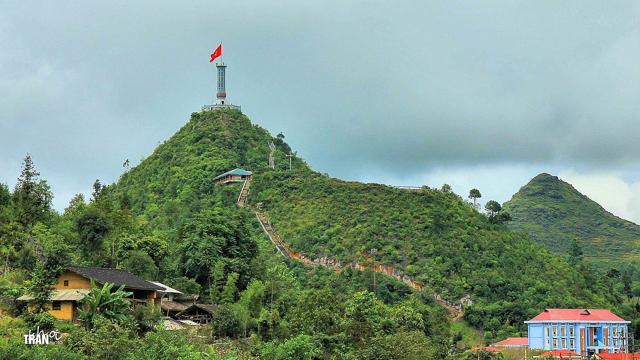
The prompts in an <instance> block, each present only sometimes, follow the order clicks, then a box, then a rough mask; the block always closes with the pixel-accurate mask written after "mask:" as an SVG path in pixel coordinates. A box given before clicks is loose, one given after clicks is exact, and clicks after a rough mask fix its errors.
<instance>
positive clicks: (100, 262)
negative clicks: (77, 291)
mask: <svg viewBox="0 0 640 360" xmlns="http://www.w3.org/2000/svg"><path fill="white" fill-rule="evenodd" d="M271 142H273V143H274V144H275V145H276V151H275V161H276V168H275V169H270V168H269V167H268V166H267V159H268V154H269V143H271ZM288 154H292V150H291V149H290V147H289V146H288V145H287V144H286V143H285V142H284V135H282V134H279V135H278V136H276V137H272V136H271V135H270V134H269V133H268V132H267V131H266V130H264V129H262V128H260V127H258V126H256V125H252V124H251V123H250V121H249V119H247V118H246V117H245V116H244V115H242V114H241V113H239V112H237V111H215V112H206V113H194V114H192V117H191V120H190V121H189V122H188V123H187V124H186V125H185V126H184V127H183V128H182V129H180V130H179V131H178V132H177V133H176V134H175V135H174V136H173V137H171V138H170V139H169V140H167V141H166V142H165V143H163V144H161V145H160V146H159V147H158V148H157V149H156V150H155V151H154V152H153V154H151V155H150V156H149V157H148V158H146V159H144V160H143V161H142V162H141V163H140V164H139V165H137V166H135V167H133V168H132V169H131V170H129V171H127V172H126V173H125V174H123V175H122V177H121V178H120V179H119V181H118V182H117V183H116V184H112V185H108V186H103V185H102V184H101V183H100V182H99V181H96V182H95V183H94V184H93V186H92V196H91V199H90V201H89V202H86V201H85V200H84V197H83V196H82V195H78V196H76V197H74V199H73V200H72V201H71V203H70V204H69V206H68V207H67V209H66V210H65V211H64V213H63V214H58V213H56V212H54V211H52V210H51V209H50V201H51V199H50V192H49V190H48V186H47V185H46V181H44V180H40V179H39V178H38V174H37V172H36V171H35V167H34V165H33V163H32V161H31V159H28V161H25V166H24V168H25V171H23V175H22V176H21V179H24V180H21V182H20V184H21V185H20V186H18V187H16V189H14V191H13V192H11V191H9V189H8V188H6V187H5V186H0V251H1V253H0V255H1V256H2V261H3V266H2V269H3V278H2V279H4V280H3V281H2V282H0V296H4V297H9V298H15V297H17V296H18V295H20V294H21V293H24V292H25V291H34V290H30V288H29V287H28V286H27V285H29V284H35V285H34V287H33V289H41V290H42V291H43V293H42V296H43V297H44V294H45V293H44V292H46V291H47V286H48V284H50V280H51V279H52V278H53V277H54V276H55V271H52V272H51V273H42V272H34V275H37V276H31V275H32V274H31V270H32V269H34V268H35V269H38V268H41V269H43V268H52V269H59V268H61V267H62V266H63V265H65V264H70V263H74V264H79V265H92V266H112V267H119V268H125V269H128V270H130V271H132V272H134V273H136V274H138V275H140V276H143V277H145V278H147V279H149V280H159V281H162V282H164V283H167V284H169V285H170V286H174V287H176V288H178V289H179V290H183V291H184V292H186V293H196V294H199V295H200V299H202V301H203V302H211V303H216V304H218V305H219V307H218V309H217V311H216V312H215V316H214V318H213V320H212V322H211V324H210V326H209V327H207V328H206V329H203V331H202V333H199V334H189V333H181V332H176V333H171V332H167V331H164V330H162V329H160V328H158V326H157V321H158V315H157V313H153V311H152V310H150V309H139V308H138V309H124V308H119V309H118V311H117V312H116V313H117V314H118V315H117V316H111V315H109V314H106V313H101V312H100V311H97V308H98V307H100V305H96V306H94V307H95V308H96V309H95V310H96V311H93V312H92V315H91V316H92V319H91V321H90V323H91V326H88V327H87V328H83V327H72V328H71V329H69V332H70V335H69V337H68V338H67V339H66V340H65V341H64V344H61V345H58V346H54V347H50V348H48V349H47V348H29V347H26V346H24V345H23V344H21V343H20V342H19V340H20V339H21V338H20V332H19V331H18V332H12V333H10V331H8V330H7V331H6V334H0V359H2V358H38V356H40V358H46V356H47V355H49V356H58V355H59V356H60V358H69V359H85V358H92V359H107V358H109V359H132V358H157V359H164V358H167V359H169V358H170V359H173V358H184V359H192V358H193V359H199V358H220V357H221V356H228V357H229V358H239V359H243V358H250V357H259V358H262V359H278V360H280V359H282V360H284V359H434V360H435V359H438V360H440V359H452V360H453V359H460V358H467V357H469V356H470V355H469V353H468V352H467V353H465V352H463V351H461V350H464V349H460V350H459V349H457V348H456V345H457V344H458V343H460V344H464V343H465V342H464V341H463V342H459V341H458V340H460V336H463V333H464V336H466V335H467V333H468V332H470V331H469V329H470V328H468V327H466V328H465V331H464V332H463V331H456V333H452V332H451V324H450V322H449V319H448V315H449V314H448V311H447V310H446V309H445V308H443V307H441V306H440V305H438V302H437V301H436V296H442V297H443V298H445V299H448V300H451V301H456V300H458V299H460V298H461V297H463V296H465V295H470V296H471V299H472V300H473V305H471V306H470V307H468V308H467V309H466V315H465V316H466V323H468V324H470V325H471V326H474V327H476V328H482V329H483V330H485V331H484V340H485V341H489V340H492V339H496V338H499V337H503V336H507V335H518V334H521V332H522V330H523V327H524V324H523V323H522V321H524V320H526V319H527V318H529V317H531V316H533V315H534V314H536V313H537V312H539V311H540V310H542V309H543V308H544V307H552V306H553V307H559V306H585V307H587V306H588V307H599V306H603V307H614V308H615V307H616V306H620V308H621V309H623V311H626V313H627V314H633V316H634V318H637V316H635V315H637V314H638V313H640V307H638V308H633V307H631V306H629V304H625V305H623V299H622V296H621V292H620V291H618V290H619V289H618V287H619V286H618V282H617V280H616V279H618V278H617V277H616V276H613V275H615V274H612V276H611V277H603V278H598V277H590V276H589V272H588V271H586V272H585V271H580V270H579V267H580V266H583V264H582V260H581V258H580V257H579V256H576V257H574V259H573V260H572V261H573V263H572V264H569V263H568V262H567V261H566V260H565V259H563V258H560V257H556V256H554V255H552V254H550V253H549V252H548V251H546V250H545V249H544V248H543V247H542V246H540V245H537V244H535V243H534V242H532V241H531V240H530V239H529V238H528V237H527V236H526V235H524V234H519V233H514V232H510V231H509V230H508V229H507V228H506V226H505V225H504V224H503V222H504V221H506V220H507V219H506V218H505V217H504V216H503V217H500V216H499V215H500V214H501V213H500V209H498V208H497V207H495V206H492V207H490V208H488V211H489V212H490V214H489V216H486V215H483V214H481V213H479V212H478V211H477V210H476V209H475V208H474V207H472V206H470V205H469V204H468V203H466V202H465V201H463V200H462V199H461V198H460V197H459V196H457V195H455V194H453V193H452V192H451V191H450V188H449V187H447V186H443V190H432V189H429V188H424V189H422V190H420V191H407V190H399V189H394V188H391V187H387V186H382V185H374V184H361V183H354V182H345V181H339V180H336V179H332V178H329V177H327V176H325V175H321V174H318V173H315V172H313V171H311V170H310V169H309V168H308V166H307V165H306V164H305V162H304V161H303V160H301V159H300V158H298V157H297V156H295V155H294V156H293V158H292V168H293V169H292V170H289V158H288V157H287V156H286V155H288ZM236 167H241V168H244V169H246V170H250V171H253V172H254V181H253V185H252V190H251V193H250V202H251V203H252V204H253V205H257V204H258V203H262V207H263V208H264V209H265V210H266V211H267V212H268V214H269V216H270V218H271V220H272V222H273V224H274V225H275V227H276V228H277V230H278V231H279V232H280V233H281V234H282V235H283V237H284V238H285V240H286V241H287V242H288V243H289V244H291V246H292V247H293V248H295V249H297V250H299V251H301V252H303V253H305V254H307V255H310V256H311V257H320V256H328V257H335V258H337V259H340V260H344V261H360V262H365V263H366V262H368V263H380V264H387V265H393V266H394V267H395V268H397V269H400V270H401V271H404V272H405V273H406V274H408V275H411V276H412V277H415V278H416V279H418V280H420V281H421V282H423V283H424V284H425V285H426V288H425V289H424V290H423V291H421V292H414V291H412V290H411V289H410V288H409V287H408V286H407V285H405V284H403V283H400V282H398V281H396V280H393V279H392V278H389V277H385V276H381V275H379V274H378V275H377V278H376V277H375V273H373V272H371V271H356V270H352V269H348V270H345V271H342V272H340V273H334V272H333V271H331V270H329V269H324V268H321V267H316V268H311V269H310V268H305V267H303V266H302V265H301V264H299V263H296V262H293V261H289V260H285V259H283V258H282V257H281V256H280V255H279V254H278V253H277V252H276V251H275V249H274V248H273V246H272V244H271V243H270V242H269V241H268V239H267V238H266V237H265V236H264V234H263V233H262V232H261V228H260V226H259V224H258V223H257V222H256V220H255V215H254V214H252V212H251V209H249V208H239V207H237V206H236V200H237V198H238V193H239V191H240V185H215V184H214V183H213V181H212V180H213V177H215V176H216V175H217V174H220V173H222V172H224V171H227V170H230V169H233V168H236ZM25 174H26V175H25ZM25 189H26V190H25ZM474 193H475V192H474ZM25 194H29V195H28V196H26V195H25ZM475 195H479V191H478V194H475ZM475 195H474V196H475ZM477 197H479V196H475V197H474V199H476V198H477ZM498 205H499V204H498ZM27 213H28V214H29V216H28V217H23V214H27ZM25 219H28V220H26V221H25ZM374 248H375V249H376V251H375V252H371V250H372V249H374ZM38 274H39V275H38ZM36 285H37V286H36ZM95 294H96V295H97V294H98V291H97V289H96V292H95ZM103 295H104V298H105V299H107V298H109V296H106V294H103ZM103 295H100V296H103ZM89 301H91V299H90V300H89ZM95 303H96V304H99V302H97V301H96V302H95ZM8 311H10V312H12V313H14V314H24V309H20V308H19V306H14V307H13V308H11V307H9V308H8ZM36 315H38V314H36ZM20 318H24V319H26V320H30V318H28V317H26V316H25V315H21V317H20ZM20 318H19V319H20ZM37 321H40V322H45V321H49V322H50V321H51V319H50V318H44V317H42V316H41V318H34V320H33V321H30V322H28V323H26V324H24V325H23V329H32V328H33V325H34V324H36V322H37ZM0 325H1V324H0ZM55 325H56V326H60V324H55ZM637 325H638V324H636V325H635V326H636V327H637ZM14 328H15V326H14ZM458 329H459V327H458ZM1 331H3V329H2V327H1V326H0V332H1ZM16 339H17V340H16ZM228 339H233V342H232V343H231V345H228V346H227V345H225V346H224V347H225V348H226V349H227V350H228V351H220V349H219V348H218V347H216V348H215V349H214V348H212V347H211V344H212V343H214V341H215V344H216V346H217V345H219V344H220V343H221V342H222V343H224V342H225V341H226V342H227V343H226V344H229V343H228V341H229V340H228ZM467 344H468V343H467ZM48 351H50V352H51V353H50V354H45V353H44V352H48ZM39 352H43V353H42V354H41V353H39ZM205 354H207V355H205ZM225 354H226V355H225Z"/></svg>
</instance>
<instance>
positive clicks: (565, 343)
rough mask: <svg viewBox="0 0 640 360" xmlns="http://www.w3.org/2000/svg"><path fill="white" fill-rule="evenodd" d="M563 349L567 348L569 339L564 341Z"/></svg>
mask: <svg viewBox="0 0 640 360" xmlns="http://www.w3.org/2000/svg"><path fill="white" fill-rule="evenodd" d="M562 348H563V349H566V348H567V339H562Z"/></svg>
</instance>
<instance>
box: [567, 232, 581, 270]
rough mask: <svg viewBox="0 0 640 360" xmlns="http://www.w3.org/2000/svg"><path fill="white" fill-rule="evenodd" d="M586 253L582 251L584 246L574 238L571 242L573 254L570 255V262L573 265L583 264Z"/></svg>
mask: <svg viewBox="0 0 640 360" xmlns="http://www.w3.org/2000/svg"><path fill="white" fill-rule="evenodd" d="M583 255H584V252H583V251H582V246H581V245H580V242H579V240H578V239H577V238H573V240H571V252H570V253H569V260H570V261H569V262H570V263H571V264H572V265H577V264H579V263H581V262H582V258H583Z"/></svg>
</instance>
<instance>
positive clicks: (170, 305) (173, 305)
mask: <svg viewBox="0 0 640 360" xmlns="http://www.w3.org/2000/svg"><path fill="white" fill-rule="evenodd" d="M188 307H189V306H187V305H185V304H180V303H179V302H175V301H169V300H162V302H161V303H160V308H161V309H162V310H164V311H183V310H185V309H186V308H188Z"/></svg>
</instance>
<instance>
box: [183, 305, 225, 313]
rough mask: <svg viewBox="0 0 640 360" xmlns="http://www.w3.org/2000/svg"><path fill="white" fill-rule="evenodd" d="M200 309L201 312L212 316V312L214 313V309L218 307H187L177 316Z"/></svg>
mask: <svg viewBox="0 0 640 360" xmlns="http://www.w3.org/2000/svg"><path fill="white" fill-rule="evenodd" d="M196 308H197V309H200V310H203V311H205V312H208V313H209V314H213V313H214V311H216V309H217V308H218V305H212V304H193V305H191V306H189V307H187V308H186V309H184V310H182V311H181V312H180V313H179V314H178V315H181V314H185V313H188V312H190V311H191V310H192V309H196Z"/></svg>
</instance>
